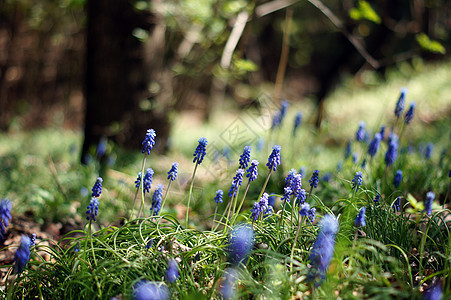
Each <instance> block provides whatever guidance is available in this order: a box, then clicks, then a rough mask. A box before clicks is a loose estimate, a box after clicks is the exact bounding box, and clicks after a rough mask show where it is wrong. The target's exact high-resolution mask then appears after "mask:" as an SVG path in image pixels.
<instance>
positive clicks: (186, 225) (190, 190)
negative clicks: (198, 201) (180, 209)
mask: <svg viewBox="0 0 451 300" xmlns="http://www.w3.org/2000/svg"><path fill="white" fill-rule="evenodd" d="M198 165H199V163H198V162H196V165H195V166H194V171H193V177H192V178H191V185H190V187H189V196H188V205H187V207H186V217H185V228H188V215H189V204H190V202H191V196H192V194H193V185H194V176H195V175H196V170H197V166H198Z"/></svg>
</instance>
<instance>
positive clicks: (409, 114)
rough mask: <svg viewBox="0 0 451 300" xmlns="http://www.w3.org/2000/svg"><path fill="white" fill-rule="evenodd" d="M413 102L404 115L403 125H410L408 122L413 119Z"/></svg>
mask: <svg viewBox="0 0 451 300" xmlns="http://www.w3.org/2000/svg"><path fill="white" fill-rule="evenodd" d="M415 106H416V104H415V102H412V103H410V107H409V110H407V112H406V114H405V115H404V123H406V124H410V122H411V121H412V119H413V114H414V113H415Z"/></svg>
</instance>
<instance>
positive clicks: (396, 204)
mask: <svg viewBox="0 0 451 300" xmlns="http://www.w3.org/2000/svg"><path fill="white" fill-rule="evenodd" d="M392 207H393V210H394V211H395V212H397V211H399V210H400V209H401V197H398V198H396V200H395V202H394V203H393V206H392Z"/></svg>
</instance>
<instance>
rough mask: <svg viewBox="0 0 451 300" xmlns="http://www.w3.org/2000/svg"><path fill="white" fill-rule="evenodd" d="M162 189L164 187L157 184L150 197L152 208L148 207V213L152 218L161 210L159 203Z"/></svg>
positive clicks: (161, 199) (161, 197)
mask: <svg viewBox="0 0 451 300" xmlns="http://www.w3.org/2000/svg"><path fill="white" fill-rule="evenodd" d="M163 189H164V185H162V184H158V185H157V188H156V189H155V192H154V193H153V196H152V206H151V207H150V212H151V214H152V215H153V216H156V215H158V213H159V212H160V210H161V202H162V201H163Z"/></svg>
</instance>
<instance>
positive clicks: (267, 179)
mask: <svg viewBox="0 0 451 300" xmlns="http://www.w3.org/2000/svg"><path fill="white" fill-rule="evenodd" d="M271 171H272V166H271V168H269V173H268V176H267V177H266V180H265V184H264V185H263V187H262V190H261V191H260V195H258V198H257V201H260V198H261V197H262V196H263V193H264V192H265V190H266V186H267V185H268V181H269V177H270V176H271Z"/></svg>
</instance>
